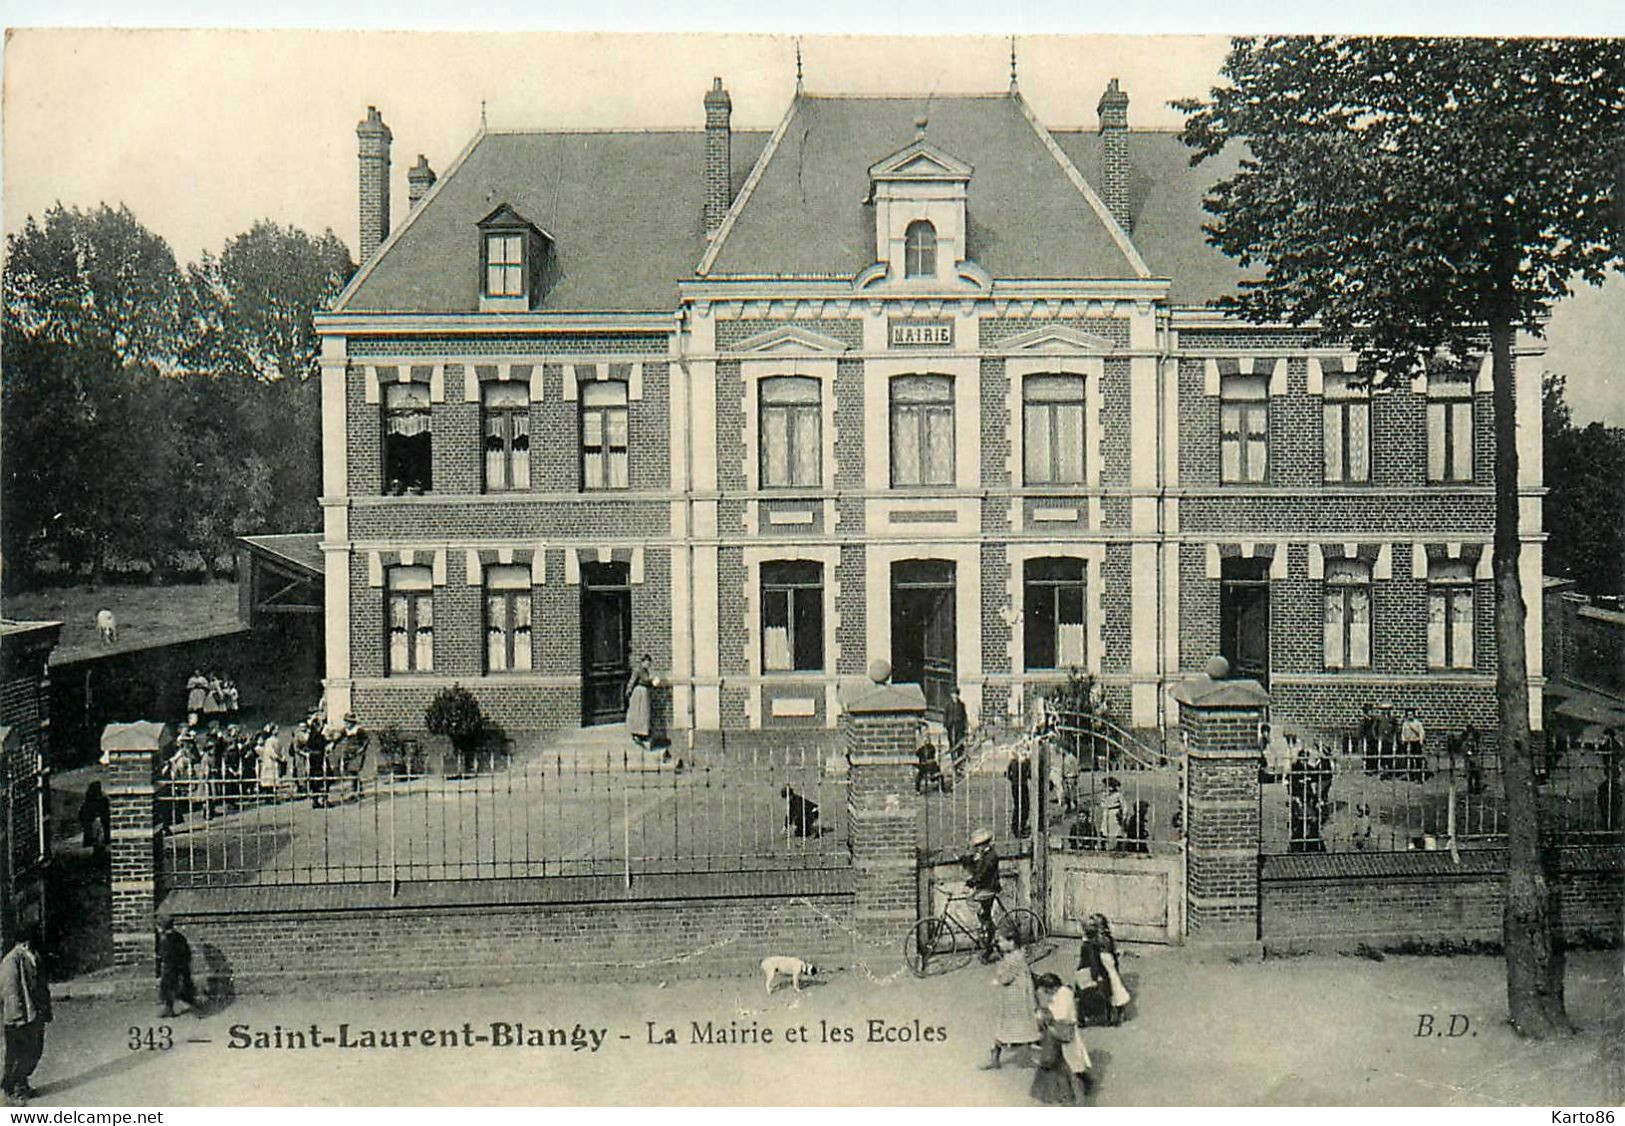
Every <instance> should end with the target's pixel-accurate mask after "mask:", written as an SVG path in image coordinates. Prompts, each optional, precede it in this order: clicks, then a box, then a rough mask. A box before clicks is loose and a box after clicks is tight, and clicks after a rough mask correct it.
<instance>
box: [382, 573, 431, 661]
mask: <svg viewBox="0 0 1625 1126" xmlns="http://www.w3.org/2000/svg"><path fill="white" fill-rule="evenodd" d="M388 599H389V617H388V622H387V626H386V629H387V630H388V641H389V646H388V657H389V664H388V666H387V667H386V668H385V670H384V671H385V672H386V673H403V672H432V671H433V670H434V582H433V575H432V573H431V571H430V569H429V568H428V567H391V568H390V569H389V576H388Z"/></svg>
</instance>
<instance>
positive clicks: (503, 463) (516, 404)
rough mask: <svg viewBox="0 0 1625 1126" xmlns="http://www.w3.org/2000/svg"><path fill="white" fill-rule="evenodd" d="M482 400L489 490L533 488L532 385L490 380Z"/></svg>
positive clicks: (486, 476) (487, 488) (486, 485)
mask: <svg viewBox="0 0 1625 1126" xmlns="http://www.w3.org/2000/svg"><path fill="white" fill-rule="evenodd" d="M482 399H483V404H484V408H485V489H486V491H487V492H498V491H501V490H504V489H528V488H530V388H529V387H527V386H526V385H525V384H523V383H487V384H486V385H485V390H484V393H483V395H482Z"/></svg>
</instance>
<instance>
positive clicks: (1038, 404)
mask: <svg viewBox="0 0 1625 1126" xmlns="http://www.w3.org/2000/svg"><path fill="white" fill-rule="evenodd" d="M1021 398H1022V421H1021V442H1022V445H1023V447H1024V449H1023V451H1022V460H1023V463H1024V464H1025V466H1026V480H1027V484H1029V485H1063V484H1064V485H1078V484H1082V483H1083V479H1084V471H1083V406H1084V386H1083V376H1081V375H1029V376H1028V377H1027V378H1026V379H1025V380H1023V381H1022V388H1021Z"/></svg>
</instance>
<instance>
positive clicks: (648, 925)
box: [148, 872, 856, 995]
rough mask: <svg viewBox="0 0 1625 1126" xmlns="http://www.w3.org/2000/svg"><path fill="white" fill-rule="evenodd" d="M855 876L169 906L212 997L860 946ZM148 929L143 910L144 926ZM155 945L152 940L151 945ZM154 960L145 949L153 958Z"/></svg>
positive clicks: (697, 971) (845, 953)
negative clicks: (854, 918) (854, 921)
mask: <svg viewBox="0 0 1625 1126" xmlns="http://www.w3.org/2000/svg"><path fill="white" fill-rule="evenodd" d="M851 882H852V881H851V875H850V873H846V872H833V873H830V872H822V873H769V874H761V875H759V876H755V877H751V876H744V875H741V876H730V877H715V878H708V879H707V880H705V881H696V880H693V879H691V880H690V881H689V882H688V883H687V885H686V886H684V885H683V884H682V883H681V882H680V881H676V880H670V879H668V880H656V879H655V878H654V877H650V878H649V879H647V880H645V881H640V885H641V886H638V887H635V888H634V889H633V890H632V891H630V892H628V891H627V890H626V889H624V888H620V887H618V886H616V883H617V882H616V881H602V880H579V881H570V880H558V881H526V880H519V881H502V880H489V881H477V882H466V883H462V884H449V883H448V884H442V885H422V884H418V885H412V884H405V885H402V886H401V888H400V890H399V894H397V895H395V896H393V897H392V896H391V895H390V894H389V889H388V887H381V886H376V885H354V886H346V887H337V888H323V889H303V888H276V889H248V888H235V889H199V890H188V891H177V892H174V893H171V895H170V896H169V897H168V899H167V900H166V901H165V906H166V907H167V908H168V909H170V910H171V911H173V912H174V914H175V918H176V925H177V926H178V927H179V928H180V929H181V930H182V931H184V932H185V933H186V935H187V937H188V939H189V940H190V941H191V944H192V951H193V959H194V965H195V967H196V975H197V977H198V981H199V985H200V987H202V988H206V989H208V990H209V991H210V992H211V993H212V994H215V995H219V994H222V993H225V994H228V995H229V993H230V992H231V991H236V992H243V993H274V992H282V991H292V990H296V989H299V990H303V989H308V988H309V987H311V986H313V985H314V986H319V987H323V988H330V989H369V988H390V989H400V988H435V987H446V986H459V985H461V986H469V985H490V984H499V983H503V982H524V981H624V980H626V979H627V978H629V977H634V978H639V979H651V978H652V979H657V980H663V979H667V978H671V977H707V976H716V975H734V974H744V973H748V972H751V971H753V970H754V969H755V967H756V965H757V963H759V962H760V961H761V959H762V958H764V957H766V956H767V955H769V954H783V953H785V952H786V951H794V952H795V953H796V954H797V955H798V956H800V957H805V958H810V959H812V960H813V961H815V962H818V963H820V964H826V965H832V966H842V965H846V964H848V963H849V962H850V961H851V960H852V957H853V955H854V953H855V950H856V948H855V946H854V944H853V940H852V936H851V928H850V920H851V915H852V892H851ZM149 923H150V917H149ZM149 946H150V943H149ZM148 953H149V956H150V951H149V952H148Z"/></svg>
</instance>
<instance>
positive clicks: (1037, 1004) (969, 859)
mask: <svg viewBox="0 0 1625 1126" xmlns="http://www.w3.org/2000/svg"><path fill="white" fill-rule="evenodd" d="M960 863H961V864H963V865H964V866H965V867H966V868H967V869H968V870H969V878H968V879H967V880H966V881H965V885H966V887H967V888H968V889H969V890H970V895H971V898H972V899H973V900H974V901H975V902H976V904H977V908H978V910H977V918H978V921H979V922H980V924H981V928H982V931H981V933H982V937H983V941H984V942H985V943H987V944H988V947H989V948H988V950H986V951H985V952H984V954H983V960H984V961H991V960H994V959H997V961H998V968H997V969H996V970H995V971H994V975H993V984H994V985H996V986H998V988H999V989H1000V991H1001V992H1000V995H999V1015H998V1019H997V1021H996V1023H995V1025H994V1031H993V1048H992V1051H991V1053H990V1054H989V1056H988V1060H987V1062H986V1063H984V1064H983V1065H982V1067H983V1068H984V1069H994V1068H998V1067H1001V1066H1002V1065H1003V1056H1004V1052H1005V1051H1006V1050H1007V1049H1009V1048H1015V1047H1022V1046H1030V1047H1031V1048H1033V1049H1035V1050H1036V1052H1037V1061H1036V1062H1037V1068H1038V1070H1037V1073H1036V1074H1035V1075H1034V1076H1033V1083H1032V1089H1031V1093H1032V1096H1033V1098H1035V1099H1037V1100H1038V1101H1039V1102H1044V1103H1050V1104H1056V1105H1063V1106H1064V1105H1081V1104H1082V1103H1083V1102H1084V1099H1085V1097H1086V1096H1087V1095H1088V1094H1089V1092H1090V1091H1091V1089H1092V1086H1093V1084H1092V1079H1091V1074H1090V1073H1091V1067H1092V1065H1091V1061H1090V1059H1089V1049H1088V1047H1087V1046H1086V1045H1085V1044H1084V1040H1083V1032H1082V1030H1083V1028H1084V1027H1086V1026H1087V1025H1091V1024H1094V1025H1116V1024H1121V1023H1122V1021H1123V1018H1124V1015H1125V1014H1126V1013H1127V1010H1128V1005H1129V1002H1130V1001H1131V1000H1132V999H1133V998H1132V997H1131V996H1130V995H1129V991H1128V989H1127V988H1126V987H1125V986H1124V984H1123V978H1122V974H1121V973H1120V972H1119V970H1118V961H1117V941H1116V939H1115V938H1113V936H1112V927H1111V923H1110V921H1109V920H1107V918H1106V916H1104V915H1102V914H1099V913H1095V914H1091V915H1090V916H1089V917H1088V918H1087V919H1086V920H1085V922H1084V930H1083V941H1082V942H1081V943H1080V944H1079V947H1078V961H1077V967H1076V969H1075V970H1074V971H1073V974H1072V978H1071V980H1070V981H1065V980H1062V978H1061V976H1060V975H1058V974H1054V973H1043V974H1034V973H1033V972H1032V968H1031V967H1030V966H1029V965H1028V964H1027V955H1026V952H1025V951H1024V950H1023V949H1022V947H1021V942H1020V936H1018V935H1017V934H1016V932H1015V930H1014V929H1013V928H1012V927H1010V926H1009V925H1008V921H1007V922H1006V923H1004V924H1001V925H1000V926H999V927H998V928H997V930H995V928H994V925H993V905H994V903H995V901H996V900H997V897H998V893H999V890H1000V876H999V856H998V853H997V851H996V850H995V849H994V846H993V833H992V831H991V830H988V829H978V830H977V831H976V832H975V833H974V834H972V835H971V850H970V852H968V853H966V854H965V855H964V856H962V857H961V858H960Z"/></svg>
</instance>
